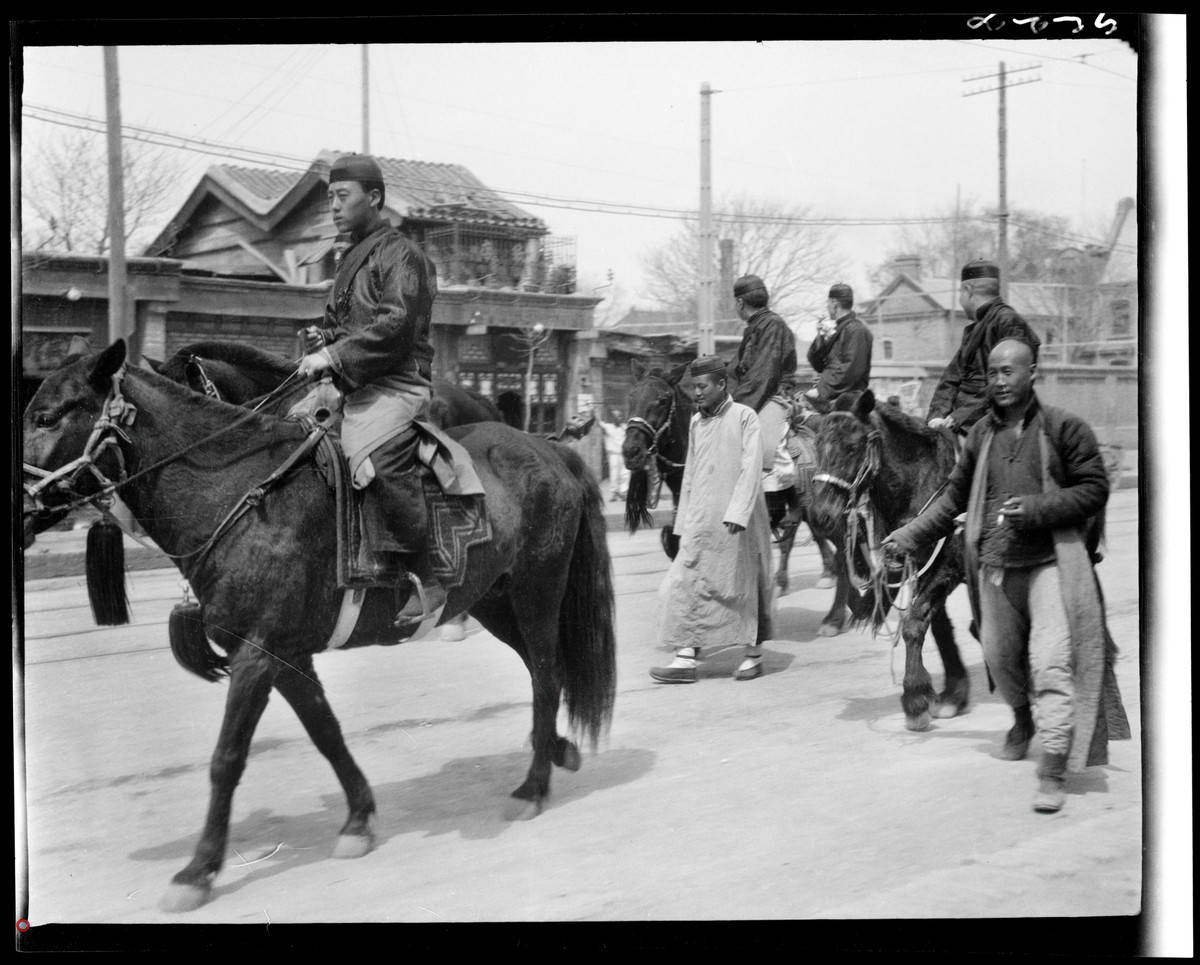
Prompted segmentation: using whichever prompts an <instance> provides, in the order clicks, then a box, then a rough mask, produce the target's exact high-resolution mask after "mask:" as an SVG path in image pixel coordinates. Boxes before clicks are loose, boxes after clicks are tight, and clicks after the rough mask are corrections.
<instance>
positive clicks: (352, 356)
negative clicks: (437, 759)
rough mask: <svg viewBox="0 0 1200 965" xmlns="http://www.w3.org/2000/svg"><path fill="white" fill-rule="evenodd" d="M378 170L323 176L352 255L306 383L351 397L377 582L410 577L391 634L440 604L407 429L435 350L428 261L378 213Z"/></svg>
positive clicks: (352, 432)
mask: <svg viewBox="0 0 1200 965" xmlns="http://www.w3.org/2000/svg"><path fill="white" fill-rule="evenodd" d="M383 201H384V184H383V172H382V169H381V168H380V167H379V165H378V163H376V161H375V160H374V159H373V158H370V157H367V156H366V155H358V154H351V155H347V156H345V157H341V158H339V159H338V160H336V161H334V162H333V165H332V166H331V168H330V171H329V209H330V212H331V214H332V216H333V223H334V225H335V226H336V227H337V229H338V231H339V232H341V233H345V234H349V236H350V242H351V247H350V248H349V250H348V251H346V253H345V255H344V256H343V257H342V260H341V263H340V265H339V267H338V273H337V277H336V279H335V280H334V284H333V287H332V288H331V289H330V291H329V298H328V300H327V302H326V305H325V318H324V323H323V325H322V326H320V327H318V326H312V327H310V328H308V329H306V330H305V331H304V342H305V351H306V352H308V353H309V354H306V355H305V356H304V358H303V359H302V360H301V362H300V369H299V371H300V375H301V376H302V377H319V376H320V375H321V374H322V373H325V372H329V371H331V372H332V373H333V374H334V376H335V378H336V379H337V381H338V383H339V385H340V387H341V388H342V390H343V391H344V392H345V393H346V397H345V409H344V421H343V424H342V445H343V448H344V450H345V453H346V457H347V458H348V459H349V462H350V468H351V472H352V474H353V484H354V488H355V489H356V490H360V491H361V493H362V500H361V506H360V512H361V517H362V523H363V529H364V533H365V535H366V541H367V544H368V545H369V547H370V550H371V551H372V553H373V554H374V560H373V564H374V567H375V570H376V575H377V577H378V580H379V582H390V581H392V580H393V579H394V580H396V581H397V582H400V581H401V580H404V579H407V580H408V581H409V582H411V583H412V585H413V587H414V590H415V592H413V593H411V594H410V595H409V598H408V602H407V603H406V604H405V606H404V608H403V609H402V610H401V611H400V612H399V614H397V617H396V622H397V626H401V627H404V626H411V625H412V624H416V623H420V622H422V621H423V620H425V619H426V618H428V617H430V616H432V615H433V614H434V613H436V612H437V610H438V609H439V608H440V607H441V606H442V604H444V603H445V601H446V593H445V591H444V589H443V588H442V587H441V586H440V585H439V584H438V582H437V580H436V579H435V577H434V576H433V570H432V563H431V560H430V556H429V539H428V529H429V525H428V519H427V511H426V506H425V497H424V492H423V488H422V484H421V471H420V465H419V464H418V460H417V448H418V443H419V441H420V437H419V434H418V430H417V428H416V426H414V424H413V420H414V419H416V418H423V419H427V418H428V415H427V411H428V406H429V401H430V396H431V376H432V371H431V369H432V363H433V346H432V345H431V343H430V321H431V315H432V311H433V299H434V297H435V296H436V295H437V277H436V270H435V268H434V266H433V263H432V262H431V261H430V260H429V259H428V258H427V257H426V256H425V255H424V254H423V253H422V252H421V251H420V250H419V249H418V248H417V247H416V246H415V245H414V244H413V243H412V242H411V241H409V240H408V239H407V238H406V237H405V236H404V235H402V234H401V233H400V231H399V230H398V229H396V228H394V227H393V226H392V225H391V223H390V222H389V221H388V220H387V218H386V217H385V216H384V214H383Z"/></svg>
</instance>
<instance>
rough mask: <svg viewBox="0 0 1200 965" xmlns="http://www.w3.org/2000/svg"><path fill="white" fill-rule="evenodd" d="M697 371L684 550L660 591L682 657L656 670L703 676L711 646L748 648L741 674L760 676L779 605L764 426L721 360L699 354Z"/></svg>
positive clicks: (681, 518)
mask: <svg viewBox="0 0 1200 965" xmlns="http://www.w3.org/2000/svg"><path fill="white" fill-rule="evenodd" d="M691 374H692V378H693V380H694V382H695V390H694V391H695V395H696V402H697V410H698V411H697V412H696V413H695V414H694V415H693V416H692V421H691V427H690V429H689V432H688V454H687V462H686V468H685V469H684V471H683V488H682V489H681V490H680V493H679V506H678V511H677V514H676V524H675V532H676V533H677V534H678V535H679V537H680V544H679V553H678V555H677V556H676V557H675V559H674V561H673V562H672V563H671V568H670V570H668V571H667V576H666V578H665V579H664V581H663V585H662V588H661V589H660V591H659V620H658V623H659V626H658V637H659V642H660V643H661V644H663V645H664V646H671V647H674V648H675V659H674V660H673V661H672V662H671V663H670V664H668V665H667V666H665V667H652V668H651V669H650V676H651V677H653V678H654V679H655V680H657V681H659V682H660V683H668V684H690V683H695V681H696V676H697V673H696V666H697V662H698V661H699V660H700V652H701V648H702V647H710V648H711V647H720V648H725V647H731V646H743V647H745V648H746V650H745V659H744V660H743V661H742V663H741V665H740V666H739V667H738V668H737V670H736V671H735V672H734V675H733V676H734V678H735V679H737V680H753V679H754V678H755V677H758V676H760V675H761V674H762V644H763V641H764V640H768V639H770V636H771V623H772V606H773V598H772V591H771V576H770V574H771V530H770V525H769V523H768V519H767V505H766V501H765V499H764V498H763V491H762V463H763V443H762V435H761V430H760V428H759V421H758V416H757V415H756V414H755V412H754V410H753V409H751V408H750V407H749V406H745V405H742V404H741V403H739V402H734V401H733V400H732V399H731V398H730V397H729V393H728V391H727V390H726V375H725V363H724V362H722V361H721V359H719V358H718V357H717V356H715V355H708V356H704V357H702V358H698V359H696V361H695V362H693V363H692V367H691Z"/></svg>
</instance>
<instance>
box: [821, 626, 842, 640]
mask: <svg viewBox="0 0 1200 965" xmlns="http://www.w3.org/2000/svg"><path fill="white" fill-rule="evenodd" d="M841 632H842V627H841V624H838V623H822V624H821V625H820V626H819V627H817V636H819V637H836V636H837V635H838V634H839V633H841Z"/></svg>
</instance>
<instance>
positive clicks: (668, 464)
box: [625, 383, 684, 469]
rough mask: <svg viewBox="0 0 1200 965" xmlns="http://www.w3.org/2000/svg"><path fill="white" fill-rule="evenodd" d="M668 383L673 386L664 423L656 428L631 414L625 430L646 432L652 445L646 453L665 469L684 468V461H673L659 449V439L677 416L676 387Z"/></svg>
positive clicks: (647, 448)
mask: <svg viewBox="0 0 1200 965" xmlns="http://www.w3.org/2000/svg"><path fill="white" fill-rule="evenodd" d="M667 385H668V386H670V388H671V402H670V407H669V408H668V409H667V417H666V418H665V419H664V420H663V424H662V425H661V426H659V427H658V428H657V429H655V428H654V426H653V425H651V424H650V422H649V421H648V420H646V419H643V418H642V417H641V416H631V417H630V419H629V421H628V422H626V423H625V430H626V431H627V432H628V431H629V430H630V429H638V430H639V431H641V432H644V433H645V434H646V436H647V438H648V439H649V440H650V445H648V446H647V447H646V455H648V456H653V457H654V458H655V459H656V460H657V461H658V464H659V466H661V467H662V468H663V469H682V468H683V466H684V464H683V463H682V462H672V461H671V460H670V459H668V458H667V457H666V456H664V455H663V454H662V453H661V452H659V451H658V443H659V440H660V439H662V437H663V436H664V435H665V434H666V433H667V432H668V431H669V430H670V428H671V420H672V419H673V418H674V416H675V387H674V386H671V385H670V383H667Z"/></svg>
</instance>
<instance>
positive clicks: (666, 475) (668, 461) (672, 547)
mask: <svg viewBox="0 0 1200 965" xmlns="http://www.w3.org/2000/svg"><path fill="white" fill-rule="evenodd" d="M632 371H633V376H634V378H635V379H636V380H637V381H636V382H635V383H634V385H633V388H631V389H630V390H629V399H628V402H627V407H628V410H629V418H628V420H627V422H626V429H625V441H624V444H623V445H622V447H621V454H622V456H623V457H624V459H625V466H626V468H627V469H628V470H629V473H630V475H629V489H628V492H627V494H626V499H625V525H626V527H627V528H628V530H629V532H631V533H636V532H637V531H638V529H640V528H641V527H642V526H649V525H650V514H649V510H650V509H651V508H653V507H652V506H651V505H650V503H651V502H653V501H654V500H655V499H656V497H657V495H658V493H659V491H660V485H661V483H665V484H666V486H667V488H668V489H669V490H670V492H671V497H672V500H673V502H674V504H675V505H678V504H679V491H680V489H681V487H682V486H683V470H684V464H685V460H686V459H687V450H688V431H689V427H690V425H691V419H692V414H693V413H694V412H695V408H696V407H695V403H694V402H693V401H692V399H691V397H690V396H689V395H688V393H687V391H686V390H685V389H684V386H683V376H684V375H685V374H686V372H687V365H686V364H685V365H680V366H678V367H676V368H675V369H674V370H672V371H670V372H666V371H664V370H663V369H661V368H648V367H647V366H645V365H642V364H641V363H640V362H638V361H636V360H635V361H634V362H633V365H632ZM660 480H661V483H660ZM796 488H797V490H798V495H799V500H798V502H799V505H800V518H799V519H798V520H793V521H788V520H786V518H785V517H786V514H787V502H786V497H785V494H783V493H767V494H766V497H767V510H768V514H769V517H770V522H771V528H772V530H773V531H774V533H775V536H776V545H777V546H778V547H779V570H778V571H777V572H776V574H775V585H776V586H778V587H779V589H780V591H781V592H786V591H787V589H788V558H789V557H790V556H791V552H792V547H793V546H794V544H795V540H796V530H797V529H798V527H799V524H800V523H801V522H803V523H806V524H808V525H809V529H810V530H811V529H812V525H811V523H810V521H809V516H808V509H807V507H808V490H807V487H806V486H805V485H804V480H803V479H801V478H799V477H798V478H797V481H796ZM814 538H816V541H817V546H818V548H819V549H820V552H821V560H822V564H823V566H824V573H825V574H829V575H832V572H833V571H832V569H831V567H832V565H833V555H832V553H831V552H830V551H829V550H828V548H827V547H826V545H825V543H824V541H823V540H821V539H820V538H817V537H816V536H815V533H814ZM662 543H663V549H664V550H665V551H666V553H667V555H668V556H669V557H671V559H674V558H675V554H676V553H677V552H678V550H679V537H678V536H676V535H675V532H674V529H673V527H672V526H671V525H670V524H668V525H667V526H664V527H663V530H662Z"/></svg>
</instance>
